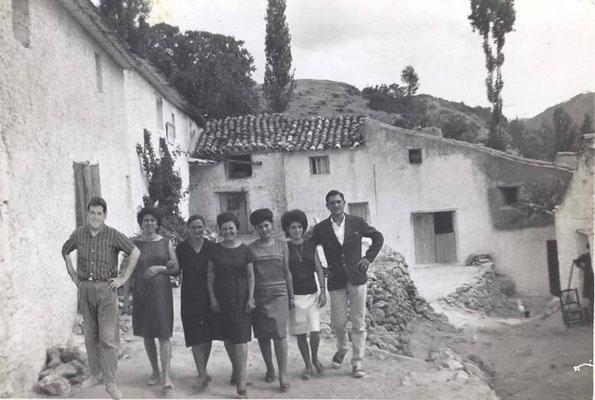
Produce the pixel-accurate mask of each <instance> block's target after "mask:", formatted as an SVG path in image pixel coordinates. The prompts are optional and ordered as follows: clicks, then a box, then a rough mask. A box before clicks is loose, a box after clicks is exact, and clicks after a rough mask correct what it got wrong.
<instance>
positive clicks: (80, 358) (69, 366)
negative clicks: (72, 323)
mask: <svg viewBox="0 0 595 400" xmlns="http://www.w3.org/2000/svg"><path fill="white" fill-rule="evenodd" d="M86 361H87V354H86V352H85V351H84V350H81V348H80V347H78V346H71V347H66V348H63V347H51V348H50V349H48V351H47V357H46V363H45V368H44V369H43V370H42V371H41V373H40V374H39V381H38V382H37V386H38V388H39V390H40V391H41V392H43V393H46V394H49V395H51V396H64V395H67V394H68V393H70V389H71V385H75V384H77V383H81V382H82V381H83V380H84V375H85V365H86Z"/></svg>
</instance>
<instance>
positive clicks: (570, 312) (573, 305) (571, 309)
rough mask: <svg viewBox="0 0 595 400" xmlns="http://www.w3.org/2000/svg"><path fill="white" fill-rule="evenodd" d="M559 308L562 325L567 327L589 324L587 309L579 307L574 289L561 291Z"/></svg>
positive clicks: (578, 300) (576, 292) (579, 303)
mask: <svg viewBox="0 0 595 400" xmlns="http://www.w3.org/2000/svg"><path fill="white" fill-rule="evenodd" d="M560 308H561V310H562V319H563V321H564V325H566V326H567V327H569V328H570V327H572V326H575V325H587V324H588V323H589V309H588V308H587V307H585V306H581V301H580V298H579V296H578V290H577V289H576V288H574V289H565V290H562V292H561V293H560Z"/></svg>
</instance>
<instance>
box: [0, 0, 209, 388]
mask: <svg viewBox="0 0 595 400" xmlns="http://www.w3.org/2000/svg"><path fill="white" fill-rule="evenodd" d="M0 48H1V49H2V51H1V52H0V137H1V139H2V140H0V270H1V271H2V273H1V274H0V397H4V396H17V395H19V394H23V393H24V392H23V391H24V390H25V389H26V388H30V387H31V386H32V383H33V382H35V381H36V375H37V372H38V371H39V370H40V368H41V366H42V365H43V363H44V361H45V351H46V349H47V348H48V347H49V346H51V345H55V344H61V343H65V342H66V340H67V339H68V337H69V335H70V334H71V330H72V326H73V322H74V318H75V315H76V298H77V296H76V287H75V286H74V285H73V284H72V283H71V282H70V280H69V277H68V274H66V271H65V266H64V261H63V260H62V257H61V255H60V249H61V246H62V243H63V242H64V241H65V240H66V239H67V238H68V236H69V235H70V233H71V232H72V231H73V230H74V228H76V227H77V224H82V223H84V215H85V204H86V202H87V200H88V199H89V197H90V196H92V195H96V194H101V195H102V196H103V197H104V198H105V199H106V200H107V203H108V216H107V224H108V225H111V226H113V227H115V228H117V229H119V230H121V231H122V232H124V233H126V234H129V235H131V234H133V232H135V231H137V230H138V227H137V224H136V211H137V207H138V206H141V205H142V204H143V203H142V196H143V195H144V194H146V193H147V187H146V179H145V177H144V174H143V171H142V167H141V164H140V161H139V158H138V156H137V154H136V151H135V145H136V144H137V143H142V142H143V131H144V130H145V129H147V130H149V131H150V132H152V138H153V140H154V141H155V142H154V143H153V144H154V146H155V148H156V149H158V147H157V142H158V138H159V137H163V138H166V139H167V142H168V144H169V146H171V147H170V148H171V149H172V150H173V149H176V148H178V149H180V150H181V151H182V156H181V157H180V158H179V159H178V163H177V165H178V168H179V172H180V174H181V176H182V179H183V184H184V185H187V184H188V176H189V174H188V163H187V161H186V154H185V152H186V151H187V150H188V149H191V148H194V145H195V143H194V142H193V140H194V141H195V140H196V138H198V136H199V133H200V128H199V127H198V125H197V124H196V123H195V122H194V121H193V120H192V118H191V117H190V115H193V113H192V110H191V109H190V107H189V106H188V104H187V103H186V101H185V100H184V99H183V98H182V97H181V96H180V95H179V94H178V93H177V92H176V91H175V90H174V89H173V88H172V87H170V86H169V85H168V83H167V82H166V80H165V79H164V78H163V77H162V76H160V75H159V74H158V73H157V72H156V71H155V70H154V69H153V68H152V67H151V66H150V65H148V64H147V63H146V62H143V61H142V60H139V59H138V58H136V57H135V56H133V55H132V54H131V53H130V52H129V51H128V49H127V47H126V46H125V45H124V44H123V43H121V42H120V41H119V40H118V39H117V38H116V36H115V34H114V33H113V32H112V31H111V30H110V29H109V28H108V27H107V26H105V25H104V24H103V23H102V21H101V19H100V16H99V14H98V13H97V10H96V8H95V7H94V6H93V4H92V3H91V2H90V1H88V0H51V1H46V0H18V1H16V0H15V1H2V2H0ZM181 209H182V210H185V211H187V210H188V206H187V204H186V205H182V207H181Z"/></svg>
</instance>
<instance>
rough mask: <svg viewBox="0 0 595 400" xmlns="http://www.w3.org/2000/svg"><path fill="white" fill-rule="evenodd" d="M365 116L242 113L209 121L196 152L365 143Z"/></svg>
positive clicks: (305, 148) (302, 148) (284, 149)
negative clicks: (294, 115)
mask: <svg viewBox="0 0 595 400" xmlns="http://www.w3.org/2000/svg"><path fill="white" fill-rule="evenodd" d="M365 118H366V117H364V116H361V115H347V116H341V115H339V116H333V117H316V118H301V119H300V118H293V117H291V116H288V115H285V114H259V115H241V116H238V117H227V118H225V119H218V120H212V121H208V122H207V123H206V124H205V128H204V132H203V133H202V135H201V137H200V139H199V141H198V143H197V144H196V149H195V154H196V155H197V156H205V155H209V154H213V155H216V154H221V155H223V154H233V153H242V152H275V151H282V152H292V151H322V150H325V149H329V148H338V149H341V148H355V147H358V146H360V145H362V144H363V143H364V137H363V134H362V131H361V129H360V127H361V125H362V123H363V122H364V119H365Z"/></svg>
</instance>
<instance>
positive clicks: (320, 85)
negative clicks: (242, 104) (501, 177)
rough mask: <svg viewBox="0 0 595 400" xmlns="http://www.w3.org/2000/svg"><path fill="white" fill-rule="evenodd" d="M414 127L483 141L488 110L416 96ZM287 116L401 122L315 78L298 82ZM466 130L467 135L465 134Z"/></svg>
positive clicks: (352, 91)
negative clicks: (349, 116)
mask: <svg viewBox="0 0 595 400" xmlns="http://www.w3.org/2000/svg"><path fill="white" fill-rule="evenodd" d="M256 90H257V93H258V96H259V100H260V101H259V104H260V107H261V108H260V111H261V112H264V111H265V110H266V108H265V102H264V98H263V94H262V85H258V86H257V88H256ZM414 101H415V113H416V114H417V115H416V116H415V117H416V120H418V121H420V123H419V124H416V125H417V126H420V127H425V126H437V127H439V128H441V129H442V130H443V131H445V130H446V132H445V136H448V134H446V133H447V132H450V131H453V132H456V135H457V136H458V137H457V138H461V139H464V140H465V139H467V138H469V139H474V140H469V141H483V140H485V139H486V138H487V121H488V119H489V110H488V109H485V108H481V107H469V106H467V105H465V104H464V103H455V102H451V101H447V100H444V99H440V98H437V97H433V96H430V95H426V94H420V95H417V96H415V97H414ZM286 113H287V114H289V115H292V116H295V117H300V118H307V117H313V116H318V115H324V116H332V115H346V114H361V115H367V116H369V117H370V118H374V119H376V120H379V121H382V122H386V123H389V124H395V123H397V124H398V123H399V121H402V120H403V116H402V115H400V114H394V113H388V112H384V111H380V110H372V109H371V108H369V107H368V100H367V99H365V98H364V97H363V96H362V94H361V91H360V90H359V89H358V88H356V87H354V86H351V85H349V84H347V83H343V82H335V81H329V80H317V79H299V80H297V86H296V89H295V92H294V96H293V99H292V100H291V102H290V104H289V109H288V110H287V112H286ZM467 131H468V132H467Z"/></svg>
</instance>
